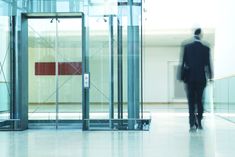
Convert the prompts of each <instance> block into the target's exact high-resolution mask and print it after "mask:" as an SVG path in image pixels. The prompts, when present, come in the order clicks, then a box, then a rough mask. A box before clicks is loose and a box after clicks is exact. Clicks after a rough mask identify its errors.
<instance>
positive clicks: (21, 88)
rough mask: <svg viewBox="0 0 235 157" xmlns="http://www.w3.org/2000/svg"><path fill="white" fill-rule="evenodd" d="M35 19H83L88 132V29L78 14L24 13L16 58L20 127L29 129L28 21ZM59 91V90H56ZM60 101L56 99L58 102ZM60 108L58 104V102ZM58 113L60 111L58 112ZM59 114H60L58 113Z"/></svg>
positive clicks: (84, 100)
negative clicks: (86, 74)
mask: <svg viewBox="0 0 235 157" xmlns="http://www.w3.org/2000/svg"><path fill="white" fill-rule="evenodd" d="M33 18H35V19H36V18H56V19H57V18H80V19H82V22H81V26H82V122H83V129H85V130H86V127H87V125H86V123H85V121H84V120H85V119H88V118H89V116H88V115H89V112H88V109H89V108H88V104H89V88H84V74H85V73H88V72H89V68H87V67H88V59H89V58H88V55H87V54H86V52H87V50H86V49H87V41H86V35H85V33H86V28H85V22H84V14H83V13H82V12H77V13H59V12H56V13H22V14H21V32H20V33H19V40H20V41H21V42H22V43H21V44H20V45H19V54H20V55H18V56H16V62H15V64H16V68H15V72H14V73H15V76H16V77H18V79H16V81H15V82H14V87H15V97H14V99H15V102H16V104H17V106H18V107H17V109H16V111H15V112H16V114H17V115H19V116H18V117H19V119H20V123H21V124H22V126H21V127H20V128H21V129H22V130H24V129H27V128H28V19H33ZM56 90H58V89H56ZM57 100H58V99H56V101H57ZM57 107H58V102H57ZM56 112H58V110H56ZM57 114H58V113H57ZM56 128H58V116H57V117H56Z"/></svg>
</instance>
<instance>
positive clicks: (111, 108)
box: [109, 15, 114, 129]
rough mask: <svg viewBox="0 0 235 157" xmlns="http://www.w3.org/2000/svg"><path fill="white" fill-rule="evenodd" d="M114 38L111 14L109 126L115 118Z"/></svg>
mask: <svg viewBox="0 0 235 157" xmlns="http://www.w3.org/2000/svg"><path fill="white" fill-rule="evenodd" d="M113 45H114V39H113V15H110V16H109V74H110V75H109V77H110V78H109V127H110V129H112V128H113V124H112V120H113V118H114V77H113V75H114V69H113V67H114V66H113V63H114V61H113V57H114V56H113V55H114V48H113Z"/></svg>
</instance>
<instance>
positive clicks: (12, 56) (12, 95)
mask: <svg viewBox="0 0 235 157" xmlns="http://www.w3.org/2000/svg"><path fill="white" fill-rule="evenodd" d="M14 46H15V16H11V17H10V63H11V64H10V78H11V83H10V87H11V92H10V119H15V115H14V112H15V106H14V105H15V104H16V103H15V92H14V91H15V77H16V75H15V70H16V68H15V66H16V58H15V56H16V55H15V48H14Z"/></svg>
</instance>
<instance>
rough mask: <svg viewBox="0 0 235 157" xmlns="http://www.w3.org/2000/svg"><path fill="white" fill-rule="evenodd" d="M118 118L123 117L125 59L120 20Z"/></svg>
mask: <svg viewBox="0 0 235 157" xmlns="http://www.w3.org/2000/svg"><path fill="white" fill-rule="evenodd" d="M117 42H118V44H117V45H118V47H117V49H118V50H117V51H118V66H117V67H118V119H122V118H123V74H122V73H123V60H122V57H123V56H122V53H123V49H122V26H121V23H120V21H119V20H118V40H117Z"/></svg>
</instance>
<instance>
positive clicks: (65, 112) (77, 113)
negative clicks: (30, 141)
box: [29, 104, 188, 120]
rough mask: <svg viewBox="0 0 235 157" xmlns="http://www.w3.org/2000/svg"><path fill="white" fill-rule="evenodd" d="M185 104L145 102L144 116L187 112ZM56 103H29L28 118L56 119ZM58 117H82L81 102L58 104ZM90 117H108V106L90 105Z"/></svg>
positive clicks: (125, 108)
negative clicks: (158, 113) (153, 113)
mask: <svg viewBox="0 0 235 157" xmlns="http://www.w3.org/2000/svg"><path fill="white" fill-rule="evenodd" d="M114 109H115V110H114V118H116V119H117V106H116V105H115V106H114ZM123 110H124V115H123V117H124V118H127V106H126V105H124V107H123ZM187 110H188V109H187V105H186V104H164V105H156V104H151V105H150V104H145V105H144V109H143V116H144V118H150V117H151V114H150V112H161V113H162V112H165V113H169V112H171V113H175V112H176V113H182V112H187ZM55 112H56V105H51V104H50V105H45V104H44V105H43V104H38V105H36V104H34V105H29V119H30V120H54V119H56V113H55ZM58 115H59V119H76V120H79V119H82V106H81V104H60V105H59V113H58ZM90 118H91V119H108V118H109V106H108V105H107V104H103V105H100V104H95V105H90Z"/></svg>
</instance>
